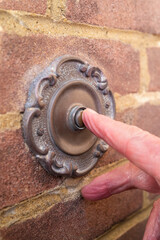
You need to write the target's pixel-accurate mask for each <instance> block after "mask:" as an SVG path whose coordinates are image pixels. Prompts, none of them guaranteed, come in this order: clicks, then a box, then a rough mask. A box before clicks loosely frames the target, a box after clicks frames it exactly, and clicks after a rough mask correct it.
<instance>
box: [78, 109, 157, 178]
mask: <svg viewBox="0 0 160 240" xmlns="http://www.w3.org/2000/svg"><path fill="white" fill-rule="evenodd" d="M82 117H83V122H84V124H85V125H86V127H87V128H88V129H89V130H90V131H92V132H93V133H94V134H95V135H96V136H98V137H100V138H102V139H103V140H104V141H106V142H107V143H108V144H109V145H110V146H112V147H113V148H114V149H116V150H117V151H119V152H120V153H122V154H123V155H124V156H126V157H127V158H128V159H129V160H130V161H132V162H133V163H134V164H135V165H136V166H137V167H139V168H141V169H142V170H144V171H146V172H147V173H148V174H150V175H152V176H153V177H156V178H157V179H158V181H159V182H160V139H159V138H158V137H156V136H153V135H151V134H150V133H148V132H146V131H143V130H141V129H139V128H137V127H134V126H130V125H127V124H124V123H121V122H118V121H115V120H112V119H111V118H108V117H106V116H104V115H100V114H98V113H96V112H94V111H93V110H90V109H86V110H85V111H84V112H83V115H82Z"/></svg>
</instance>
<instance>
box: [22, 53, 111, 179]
mask: <svg viewBox="0 0 160 240" xmlns="http://www.w3.org/2000/svg"><path fill="white" fill-rule="evenodd" d="M85 108H91V109H93V110H95V111H97V112H98V113H101V114H104V115H107V116H109V117H111V118H114V115H115V102H114V98H113V95H112V92H111V91H110V90H109V87H108V82H107V79H106V77H105V76H104V75H103V73H102V71H101V70H100V69H99V68H97V67H91V66H90V65H89V64H87V63H85V62H83V61H82V60H80V59H78V58H75V57H72V56H61V57H59V58H57V59H56V60H54V61H53V62H52V63H51V65H50V66H49V67H47V68H46V69H45V70H44V71H43V72H42V73H41V74H40V75H38V76H37V77H36V79H34V81H33V82H32V84H31V86H30V89H29V93H28V99H27V102H26V105H25V112H24V117H23V132H24V139H25V142H26V143H27V145H28V146H29V148H30V149H31V151H32V152H33V154H34V155H35V156H36V158H37V159H38V160H39V162H40V163H41V165H42V166H43V167H44V168H45V169H46V170H47V171H48V172H50V173H51V174H54V175H67V176H81V175H84V174H86V173H87V172H88V171H90V170H91V169H92V168H93V167H94V166H95V164H96V163H97V161H98V159H99V158H100V157H101V156H102V155H103V154H104V152H106V151H107V149H108V145H107V144H106V143H105V142H103V141H102V140H100V139H98V138H97V137H96V136H95V135H93V134H92V133H91V132H90V131H89V130H88V129H87V128H85V126H84V124H83V121H82V113H83V110H84V109H85Z"/></svg>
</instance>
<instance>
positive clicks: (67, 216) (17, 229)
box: [1, 190, 142, 240]
mask: <svg viewBox="0 0 160 240" xmlns="http://www.w3.org/2000/svg"><path fill="white" fill-rule="evenodd" d="M141 206H142V192H141V191H139V190H130V191H127V192H124V193H121V194H117V195H115V196H112V197H110V198H109V199H105V200H101V201H97V202H91V201H85V200H83V199H77V200H75V201H71V202H66V203H61V204H58V205H56V206H55V207H53V208H52V209H50V210H49V211H48V212H46V213H44V215H42V216H40V217H37V218H34V219H29V220H27V221H25V222H22V223H18V224H14V225H11V226H10V227H9V228H8V229H3V230H2V231H1V234H2V237H4V239H7V240H15V239H16V240H26V239H32V240H39V239H43V240H62V239H63V240H67V239H69V240H77V239H81V240H89V239H94V238H95V237H97V236H99V235H101V234H103V233H104V232H105V231H106V230H108V229H109V228H111V226H112V225H114V224H116V223H118V222H119V221H121V220H123V219H124V218H125V217H127V216H128V215H130V214H132V213H133V212H134V211H136V210H138V209H139V208H140V207H141Z"/></svg>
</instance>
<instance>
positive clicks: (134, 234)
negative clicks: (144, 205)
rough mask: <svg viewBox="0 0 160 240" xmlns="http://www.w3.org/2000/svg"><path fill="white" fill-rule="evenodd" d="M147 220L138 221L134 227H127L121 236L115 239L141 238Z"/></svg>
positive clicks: (139, 239) (133, 239)
mask: <svg viewBox="0 0 160 240" xmlns="http://www.w3.org/2000/svg"><path fill="white" fill-rule="evenodd" d="M146 223H147V220H144V221H142V222H139V223H138V224H136V225H135V226H134V227H132V228H131V229H129V230H128V231H127V232H126V233H124V234H123V235H122V236H121V237H119V238H116V239H115V240H135V239H136V240H142V239H143V235H144V231H145V227H146Z"/></svg>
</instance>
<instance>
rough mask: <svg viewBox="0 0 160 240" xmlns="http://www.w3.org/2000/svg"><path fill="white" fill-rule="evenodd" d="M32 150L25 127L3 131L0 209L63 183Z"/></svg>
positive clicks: (0, 164) (0, 154) (0, 168)
mask: <svg viewBox="0 0 160 240" xmlns="http://www.w3.org/2000/svg"><path fill="white" fill-rule="evenodd" d="M60 181H61V178H55V177H53V176H51V175H49V174H48V173H47V172H46V171H45V170H44V169H42V167H41V166H40V164H39V163H37V162H36V160H34V159H32V158H31V155H30V154H29V153H28V151H27V149H26V147H25V144H24V141H23V138H22V136H21V130H16V131H7V132H1V134H0V208H3V207H6V206H9V205H12V204H15V203H18V202H19V201H22V200H24V199H26V198H29V197H31V196H34V195H36V194H38V193H40V192H42V191H44V190H47V189H49V188H54V187H55V186H56V185H57V184H58V183H60Z"/></svg>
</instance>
